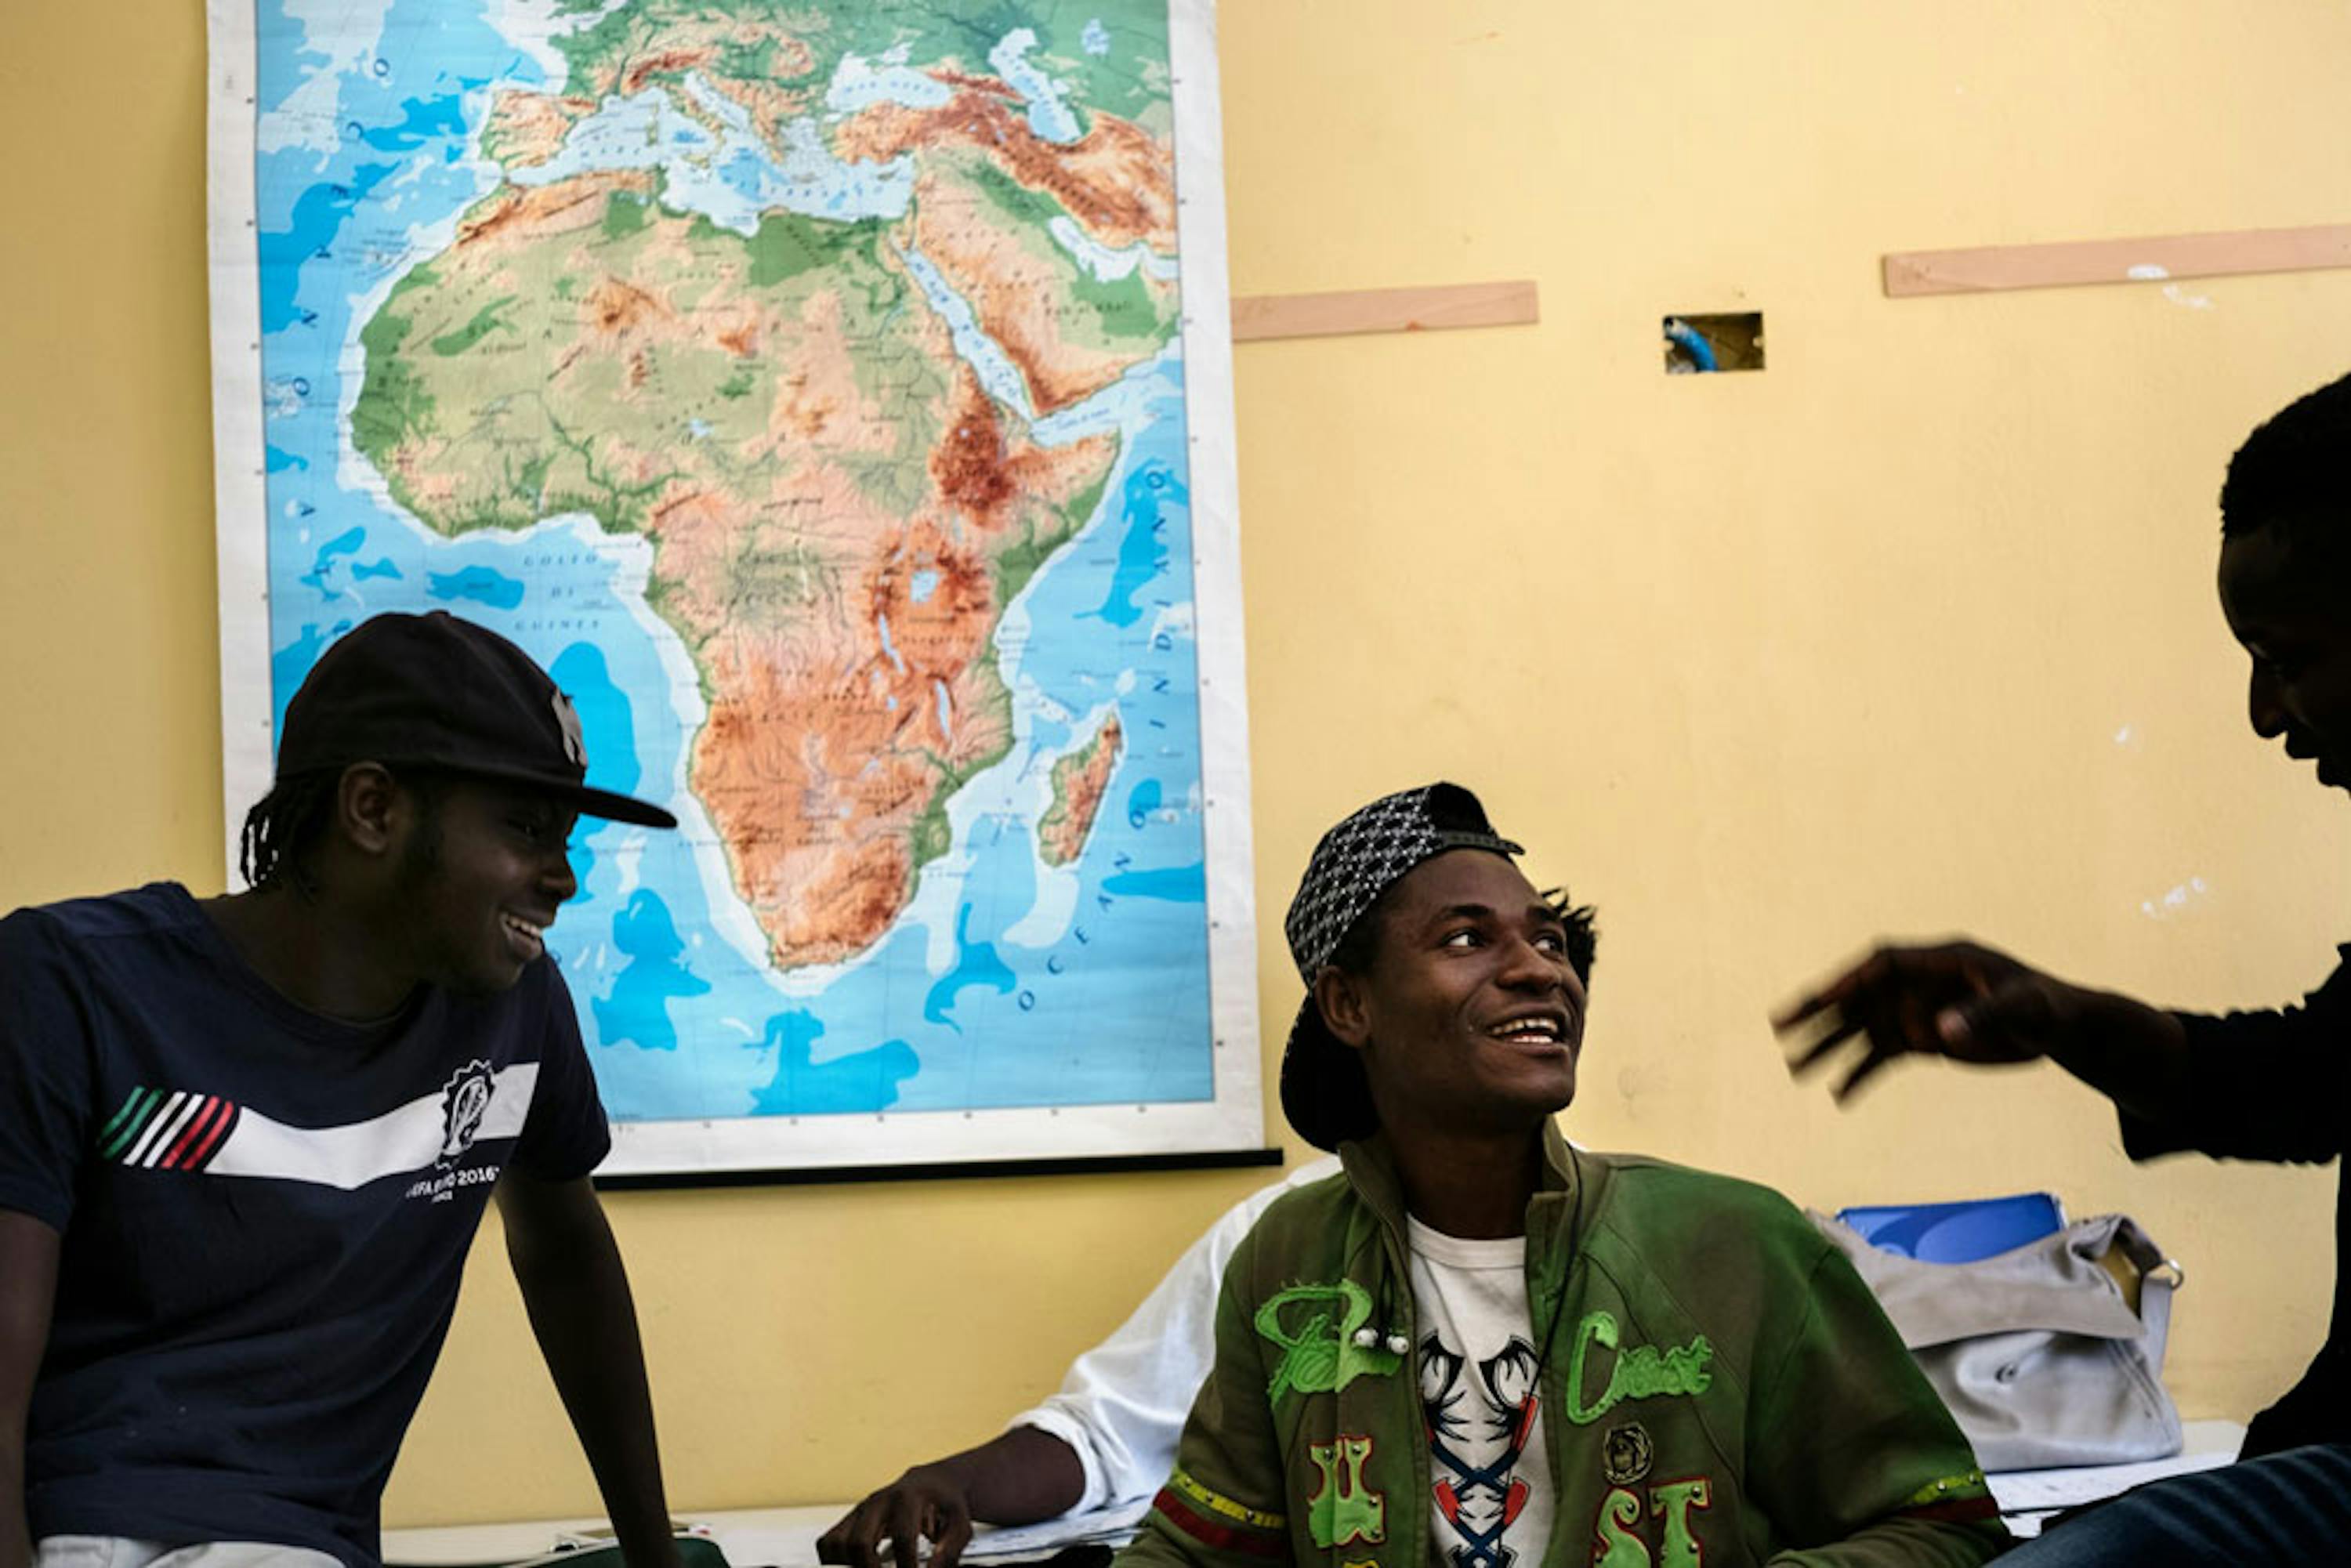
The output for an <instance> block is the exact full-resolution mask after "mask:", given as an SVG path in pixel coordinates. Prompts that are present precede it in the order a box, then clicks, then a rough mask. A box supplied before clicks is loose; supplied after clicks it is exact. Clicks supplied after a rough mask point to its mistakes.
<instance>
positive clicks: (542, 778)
mask: <svg viewBox="0 0 2351 1568" xmlns="http://www.w3.org/2000/svg"><path fill="white" fill-rule="evenodd" d="M416 760H418V761H420V762H423V763H426V764H429V765H430V766H433V767H435V768H448V769H450V770H451V771H452V772H455V773H464V774H468V775H471V776H472V777H474V778H476V779H496V780H497V781H498V782H499V783H501V784H519V785H522V786H523V787H525V788H526V789H544V790H546V791H547V792H548V793H549V795H552V796H554V797H555V798H556V799H557V800H560V801H562V802H563V803H564V804H565V805H567V806H569V807H570V808H571V809H572V810H575V811H577V812H579V813H580V815H581V816H583V817H603V818H606V819H608V820H610V821H615V822H633V823H635V824H636V825H637V826H638V827H641V828H674V827H676V826H677V818H676V817H674V816H673V815H672V814H671V813H670V812H669V811H667V810H664V809H663V808H662V807H659V806H656V805H654V804H653V802H652V801H650V800H637V799H635V798H634V797H633V796H629V795H616V794H614V793H613V792H612V791H611V790H610V789H591V788H590V786H588V785H585V784H582V783H580V782H579V781H578V780H577V779H564V778H552V779H550V778H549V777H548V776H547V775H546V774H544V773H535V772H532V771H531V770H530V769H529V768H481V767H475V766H472V765H469V764H464V763H451V762H444V761H442V760H440V759H438V758H429V757H428V758H417V759H416ZM392 766H393V767H394V768H397V767H398V766H399V764H398V763H397V762H393V763H392Z"/></svg>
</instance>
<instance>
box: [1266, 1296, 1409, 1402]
mask: <svg viewBox="0 0 2351 1568" xmlns="http://www.w3.org/2000/svg"><path fill="white" fill-rule="evenodd" d="M1300 1305H1303V1306H1306V1307H1310V1308H1314V1309H1318V1310H1316V1311H1314V1312H1313V1313H1312V1315H1311V1316H1310V1317H1308V1318H1307V1319H1306V1321H1305V1322H1303V1323H1301V1324H1300V1325H1299V1327H1298V1328H1297V1329H1296V1330H1294V1331H1293V1330H1291V1329H1290V1328H1288V1327H1286V1326H1285V1325H1284V1324H1283V1322H1282V1321H1281V1313H1282V1309H1284V1308H1285V1307H1293V1306H1300ZM1334 1306H1343V1308H1344V1311H1343V1312H1342V1313H1341V1314H1340V1318H1339V1322H1338V1326H1337V1327H1335V1328H1334V1327H1332V1323H1331V1313H1330V1311H1329V1309H1330V1308H1332V1307H1334ZM1371 1321H1372V1293H1371V1292H1370V1291H1366V1290H1364V1288H1363V1287H1362V1286H1361V1285H1358V1284H1357V1283H1355V1281H1353V1280H1342V1281H1339V1282H1338V1283H1337V1284H1335V1285H1292V1286H1290V1288H1289V1289H1288V1290H1286V1291H1275V1292H1274V1293H1273V1294H1272V1295H1271V1296H1270V1297H1269V1298H1267V1300H1266V1303H1265V1305H1263V1306H1261V1307H1259V1308H1258V1310H1257V1320H1256V1322H1257V1332H1258V1333H1260V1334H1263V1335H1264V1336H1265V1337H1266V1338H1267V1339H1269V1340H1270V1341H1272V1342H1273V1343H1275V1344H1278V1345H1280V1346H1281V1351H1282V1354H1281V1364H1280V1365H1279V1366H1276V1367H1275V1368H1274V1369H1273V1378H1272V1380H1271V1381H1270V1382H1269V1383H1268V1384H1267V1385H1266V1387H1265V1396H1266V1399H1267V1401H1268V1402H1269V1403H1271V1404H1276V1405H1279V1404H1280V1402H1281V1396H1283V1395H1285V1394H1287V1393H1290V1391H1291V1390H1293V1389H1295V1390H1296V1391H1297V1392H1299V1393H1301V1394H1335V1393H1337V1392H1338V1391H1339V1390H1340V1389H1342V1388H1344V1387H1346V1386H1347V1385H1348V1384H1350V1383H1353V1381H1354V1380H1355V1379H1356V1378H1358V1377H1362V1376H1365V1375H1370V1376H1374V1377H1384V1376H1386V1375H1388V1374H1389V1373H1391V1372H1394V1371H1395V1369H1396V1368H1397V1367H1399V1366H1402V1365H1403V1364H1404V1357H1402V1356H1400V1355H1398V1354H1395V1352H1394V1351H1392V1350H1389V1349H1388V1348H1386V1347H1385V1346H1384V1345H1381V1344H1373V1345H1369V1346H1365V1345H1359V1344H1357V1343H1355V1331H1356V1330H1357V1329H1360V1328H1362V1327H1363V1326H1364V1324H1366V1323H1368V1322H1371Z"/></svg>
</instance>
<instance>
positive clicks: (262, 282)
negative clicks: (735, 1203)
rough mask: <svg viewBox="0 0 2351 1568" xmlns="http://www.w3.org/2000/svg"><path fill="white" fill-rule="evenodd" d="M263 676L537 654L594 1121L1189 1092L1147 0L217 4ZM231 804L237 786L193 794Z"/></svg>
mask: <svg viewBox="0 0 2351 1568" xmlns="http://www.w3.org/2000/svg"><path fill="white" fill-rule="evenodd" d="M255 33H256V49H257V58H256V61H255V66H256V77H255V79H256V83H257V88H256V105H255V112H256V116H257V119H256V160H255V202H256V210H257V213H256V229H257V246H258V252H259V258H260V272H259V308H260V325H261V373H262V380H263V396H264V403H265V406H264V411H263V412H264V418H265V427H266V443H267V450H266V496H267V507H268V524H267V578H268V589H269V596H270V597H269V645H270V649H271V685H272V694H273V696H274V700H275V702H276V704H277V713H278V714H279V715H280V716H282V714H283V707H284V704H285V702H286V700H287V697H288V696H289V695H291V693H292V691H293V689H294V687H295V686H296V685H298V683H299V682H300V680H301V678H302V676H303V674H304V673H305V672H306V671H307V670H308V668H309V666H310V664H311V663H312V662H313V661H314V660H315V659H316V658H317V657H318V655H319V652H320V650H321V649H322V648H324V647H325V646H326V645H327V644H328V643H329V642H331V641H332V640H333V639H334V638H335V637H336V636H338V635H339V634H340V633H341V632H344V631H346V630H348V629H349V628H350V626H351V625H353V624H354V623H356V622H358V621H360V619H362V618H364V617H365V616H367V615H370V614H372V613H375V612H380V611H384V610H410V611H414V610H423V609H447V610H450V611H452V612H455V613H458V614H461V615H465V616H467V617H469V618H472V619H475V620H477V621H479V622H482V623H484V624H486V625H487V626H490V627H492V628H494V629H496V630H497V631H499V632H504V633H506V634H507V635H508V636H510V637H512V638H514V639H515V640H516V641H517V642H518V643H521V644H522V645H523V646H524V647H525V648H527V649H528V650H529V652H530V653H532V654H533V655H534V656H536V657H537V658H538V659H539V660H540V662H541V663H542V664H546V665H547V666H548V667H549V669H550V670H551V671H552V672H553V673H554V674H555V676H556V678H557V680H558V682H559V684H560V685H562V686H563V687H564V688H565V689H566V690H567V691H568V692H569V694H570V695H571V696H572V698H573V700H574V701H575V703H576V704H577V706H578V708H579V710H580V716H581V718H582V721H583V726H584V728H585V731H586V737H587V743H588V751H589V756H590V781H591V782H593V783H597V784H600V785H603V786H606V787H609V788H612V789H622V790H626V791H630V792H632V793H636V794H641V795H644V796H648V797H650V798H652V799H654V800H662V801H664V802H665V803H667V804H669V805H670V806H671V807H672V808H673V809H674V810H676V811H677V813H678V815H679V817H680V818H681V820H682V821H683V823H684V827H683V830H682V831H679V832H675V833H663V832H658V831H646V830H643V829H639V828H632V827H628V826H624V825H621V824H608V823H603V822H599V821H583V822H582V823H581V824H580V829H579V831H578V832H577V833H576V835H575V837H574V840H573V843H572V857H573V862H574V865H575V868H576V870H577V872H578V873H579V881H580V893H579V895H578V897H577V898H576V900H575V901H574V902H573V903H571V904H569V905H567V906H566V907H565V909H564V910H563V912H562V915H561V917H560V919H559V921H558V923H557V925H556V926H555V928H554V930H553V931H551V932H550V933H549V947H550V949H551V950H552V951H553V952H554V953H555V955H556V956H557V958H558V961H559V963H560V964H561V966H562V968H563V970H564V973H565V975H566V977H567V978H568V979H569V983H570V986H571V988H572V991H573V993H574V996H575V998H576V999H577V1000H578V1003H579V1006H580V1019H581V1024H582V1027H583V1030H584V1032H585V1034H586V1036H587V1038H588V1040H589V1041H590V1051H591V1054H592V1057H593V1060H594V1062H595V1066H596V1071H597V1073H598V1077H599V1081H600V1082H601V1086H602V1089H603V1092H604V1097H605V1101H606V1103H607V1105H608V1107H609V1108H610V1109H611V1112H612V1113H613V1115H614V1116H615V1117H616V1118H618V1119H622V1120H636V1121H664V1120H678V1119H688V1120H692V1119H720V1118H742V1117H758V1116H787V1117H802V1116H818V1115H826V1114H837V1113H872V1112H875V1111H883V1110H888V1111H955V1110H982V1109H989V1108H1000V1107H1052V1106H1066V1105H1078V1104H1097V1105H1101V1104H1114V1103H1127V1102H1134V1103H1158V1102H1186V1101H1201V1100H1206V1099H1208V1098H1210V1097H1211V1096H1212V1094H1213V1092H1214V1088H1213V1083H1212V1073H1211V1051H1210V1043H1211V1042H1210V1023H1209V1014H1210V1009H1209V980H1208V947H1209V944H1208V932H1207V902H1206V898H1207V894H1206V873H1205V870H1204V866H1205V863H1206V859H1207V856H1206V853H1205V852H1204V847H1203V832H1202V821H1201V812H1202V793H1203V789H1202V761H1201V727H1200V705H1199V690H1198V658H1197V656H1196V653H1197V651H1196V640H1195V619H1194V613H1193V612H1194V585H1193V580H1192V573H1193V550H1192V536H1191V528H1192V513H1191V505H1190V503H1191V497H1190V492H1189V484H1190V476H1189V471H1188V465H1187V462H1186V455H1187V450H1188V447H1187V437H1186V403H1185V386H1184V373H1185V367H1184V364H1183V358H1182V353H1181V334H1180V332H1179V330H1178V327H1179V324H1180V320H1181V317H1180V313H1179V300H1178V288H1177V286H1178V274H1179V268H1178V257H1177V252H1176V246H1175V154H1174V130H1173V114H1172V110H1171V107H1170V102H1171V100H1170V93H1169V69H1168V61H1167V16H1166V5H1165V0H1161V3H1160V4H1159V5H1156V6H1154V5H1139V4H1134V3H1132V0H1071V3H1068V4H1063V3H1060V0H1028V3H1023V0H991V3H987V4H976V3H975V4H961V3H956V0H934V3H931V4H923V3H914V0H810V3H803V4H796V5H775V4H766V3H762V0H619V3H613V0H258V4H257V8H256V18H255ZM238 804H240V805H241V803H238Z"/></svg>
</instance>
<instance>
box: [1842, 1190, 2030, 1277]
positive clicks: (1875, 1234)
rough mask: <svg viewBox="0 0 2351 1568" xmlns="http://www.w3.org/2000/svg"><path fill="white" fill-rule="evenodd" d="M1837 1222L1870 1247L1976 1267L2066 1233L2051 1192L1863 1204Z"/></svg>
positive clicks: (1846, 1210) (1923, 1259)
mask: <svg viewBox="0 0 2351 1568" xmlns="http://www.w3.org/2000/svg"><path fill="white" fill-rule="evenodd" d="M1837 1218H1839V1219H1841V1220H1843V1221H1844V1223H1845V1224H1847V1225H1849V1226H1851V1227H1853V1228H1854V1229H1855V1230H1856V1231H1858V1232H1860V1234H1861V1238H1862V1239H1863V1240H1865V1241H1866V1242H1868V1243H1869V1244H1870V1245H1871V1246H1873V1247H1876V1248H1878V1249H1881V1250H1883V1251H1886V1252H1892V1253H1896V1254H1898V1255H1899V1256H1901V1257H1904V1258H1916V1259H1917V1260H1919V1261H1920V1262H1922V1263H1972V1262H1974V1261H1976V1260H1978V1259H1980V1258H1993V1257H1997V1256H1999V1255H2000V1254H2001V1253H2002V1252H2011V1251H2014V1250H2015V1249H2017V1248H2019V1247H2022V1246H2023V1245H2024V1244H2025V1243H2026V1242H2028V1241H2038V1240H2039V1239H2041V1238H2043V1237H2044V1236H2049V1235H2053V1234H2054V1233H2056V1232H2057V1231H2060V1230H2063V1229H2064V1228H2065V1209H2064V1205H2062V1204H2060V1203H2059V1202H2058V1201H2057V1198H2056V1195H2054V1194H2053V1193H2046V1192H2020V1193H2017V1194H2015V1195H2014V1196H2013V1197H1976V1198H1967V1199H1963V1200H1961V1201H1960V1202H1958V1203H1888V1204H1860V1205H1855V1207H1851V1208H1841V1209H1839V1210H1837Z"/></svg>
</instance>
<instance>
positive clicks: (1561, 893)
mask: <svg viewBox="0 0 2351 1568" xmlns="http://www.w3.org/2000/svg"><path fill="white" fill-rule="evenodd" d="M1403 885H1404V883H1403V879H1402V878H1398V879H1397V880H1396V881H1395V882H1393V883H1389V884H1388V886H1387V887H1386V888H1385V889H1384V891H1383V892H1382V893H1381V894H1380V895H1379V897H1378V898H1376V899H1374V900H1373V902H1372V906H1371V907H1370V908H1369V909H1366V910H1364V913H1363V915H1362V916H1361V917H1360V918H1358V919H1357V920H1356V922H1355V923H1354V924H1353V925H1350V926H1348V927H1347V934H1346V935H1345V936H1342V937H1340V938H1339V946H1336V947H1334V948H1332V952H1331V963H1332V967H1335V968H1337V969H1340V970H1342V971H1343V972H1344V973H1346V974H1350V975H1363V974H1368V973H1369V972H1370V971H1371V967H1372V966H1373V965H1374V963H1376V962H1378V961H1379V956H1380V929H1381V927H1382V926H1384V925H1386V924H1387V912H1388V900H1389V894H1393V893H1395V890H1396V889H1397V888H1399V887H1401V886H1403ZM1535 896H1536V897H1538V898H1540V899H1541V900H1542V901H1543V903H1544V904H1548V905H1549V906H1550V907H1551V912H1552V914H1553V915H1557V916H1559V923H1560V924H1561V925H1564V926H1566V927H1567V961H1568V964H1569V966H1570V967H1572V968H1573V969H1574V970H1575V977H1576V978H1577V979H1579V980H1581V981H1583V983H1584V984H1585V985H1587V986H1589V985H1590V984H1592V956H1593V953H1594V952H1595V951H1597V950H1598V948H1599V946H1600V927H1599V925H1598V923H1597V921H1596V920H1595V918H1594V915H1593V909H1592V906H1591V905H1590V904H1577V903H1575V902H1574V901H1573V900H1572V899H1570V898H1569V897H1568V896H1567V889H1565V888H1563V887H1553V888H1546V889H1544V890H1543V891H1542V892H1541V893H1539V894H1536V895H1535Z"/></svg>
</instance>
